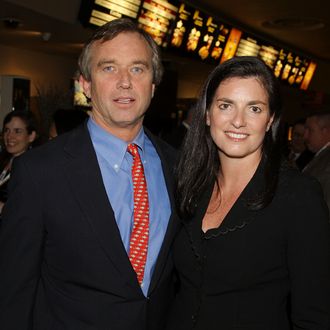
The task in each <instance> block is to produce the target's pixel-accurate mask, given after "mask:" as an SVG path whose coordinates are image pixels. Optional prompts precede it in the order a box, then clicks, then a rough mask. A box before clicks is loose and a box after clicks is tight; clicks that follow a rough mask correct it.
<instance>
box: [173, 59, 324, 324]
mask: <svg viewBox="0 0 330 330" xmlns="http://www.w3.org/2000/svg"><path fill="white" fill-rule="evenodd" d="M280 112H281V102H280V95H279V86H278V83H277V80H276V78H274V76H273V74H272V72H271V71H270V70H269V69H268V67H267V66H266V65H265V64H264V63H263V62H262V61H261V60H259V59H257V58H255V57H237V58H233V59H231V60H229V61H226V62H224V63H223V64H221V65H219V66H218V67H216V68H215V70H214V71H213V72H212V73H211V74H210V76H209V78H208V80H207V81H206V84H205V86H204V88H203V91H202V94H201V97H200V99H199V101H198V103H197V105H196V109H195V113H194V119H193V122H192V125H191V129H190V130H189V132H188V135H187V138H186V140H185V143H184V146H183V150H182V155H181V159H180V162H179V165H178V169H177V201H178V209H179V211H180V214H181V216H182V219H183V227H182V230H181V231H180V233H179V234H178V236H177V238H176V240H175V243H174V247H173V254H174V262H175V266H176V268H177V272H178V278H179V280H180V283H179V289H178V293H177V296H176V299H175V302H174V304H173V308H172V312H171V314H170V317H169V324H168V329H170V330H185V329H201V330H213V329H214V330H215V329H217V330H218V329H221V330H229V329H245V330H257V329H260V330H261V329H262V330H270V329H272V330H289V329H329V326H330V325H329V283H330V281H329V279H330V273H329V262H330V256H329V219H328V214H327V208H326V204H325V202H324V200H323V196H322V192H321V190H320V187H319V185H318V183H317V182H316V181H314V180H312V179H311V178H308V177H303V176H302V175H301V174H300V173H299V172H298V171H296V170H294V169H286V168H285V166H283V165H281V148H280V140H279V136H280V132H279V123H280Z"/></svg>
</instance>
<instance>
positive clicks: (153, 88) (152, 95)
mask: <svg viewBox="0 0 330 330" xmlns="http://www.w3.org/2000/svg"><path fill="white" fill-rule="evenodd" d="M155 89H156V85H155V84H152V90H151V98H153V97H154V95H155Z"/></svg>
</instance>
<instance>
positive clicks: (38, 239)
mask: <svg viewBox="0 0 330 330" xmlns="http://www.w3.org/2000/svg"><path fill="white" fill-rule="evenodd" d="M41 214H42V208H41V197H40V194H39V193H38V189H37V184H36V182H35V180H33V178H32V176H31V174H30V170H29V168H28V167H27V166H26V165H25V164H24V162H23V159H18V160H16V161H15V164H14V170H13V173H12V178H11V180H10V184H9V199H8V201H7V203H6V205H5V208H4V212H3V219H2V223H1V229H0V328H1V329H2V330H9V329H10V330H13V329H15V330H16V329H17V330H18V329H20V330H28V329H32V311H33V305H34V300H35V293H36V290H37V285H38V281H39V278H40V268H41V255H42V245H43V235H44V231H43V225H42V220H41V218H42V217H41Z"/></svg>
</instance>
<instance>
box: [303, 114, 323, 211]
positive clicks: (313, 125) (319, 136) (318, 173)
mask: <svg viewBox="0 0 330 330" xmlns="http://www.w3.org/2000/svg"><path fill="white" fill-rule="evenodd" d="M304 138H305V142H306V145H307V148H308V149H309V150H310V151H312V152H314V153H315V156H314V157H313V159H312V160H311V162H310V163H309V164H308V165H307V166H306V167H305V168H304V170H303V172H304V173H307V174H310V175H312V176H314V177H315V178H316V179H317V180H318V181H319V182H320V183H321V186H322V188H323V192H324V196H325V199H326V201H327V204H328V208H329V210H330V113H315V114H313V115H311V116H309V117H308V118H307V120H306V124H305V135H304Z"/></svg>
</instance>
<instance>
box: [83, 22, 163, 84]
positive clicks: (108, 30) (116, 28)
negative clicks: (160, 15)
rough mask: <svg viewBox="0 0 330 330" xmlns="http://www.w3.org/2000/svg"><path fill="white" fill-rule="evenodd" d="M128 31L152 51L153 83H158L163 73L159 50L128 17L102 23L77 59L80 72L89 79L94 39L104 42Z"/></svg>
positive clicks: (144, 32)
mask: <svg viewBox="0 0 330 330" xmlns="http://www.w3.org/2000/svg"><path fill="white" fill-rule="evenodd" d="M128 32H130V33H138V34H139V35H140V36H141V37H142V38H143V39H144V40H145V41H146V42H147V44H148V45H149V47H150V50H151V52H152V70H153V83H154V84H155V85H159V83H160V81H161V79H162V75H163V66H162V62H161V57H160V50H159V48H158V46H157V44H156V43H155V41H154V40H153V39H152V37H151V36H150V35H149V34H148V33H147V32H146V31H144V30H143V29H141V28H140V27H139V26H138V25H137V23H136V22H134V21H132V20H131V19H128V18H119V19H116V20H113V21H111V22H108V23H106V24H104V25H102V26H101V27H100V28H98V29H97V30H96V32H95V33H94V34H93V35H92V36H91V38H90V39H89V40H88V41H87V42H86V44H85V45H84V47H83V49H82V52H81V54H80V57H79V60H78V65H79V71H80V74H81V75H82V76H83V77H84V78H85V79H86V80H87V81H90V80H91V56H92V54H91V49H92V46H93V44H94V43H95V42H96V41H101V42H105V41H108V40H112V39H114V38H115V37H117V36H118V35H119V34H120V33H128Z"/></svg>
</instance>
